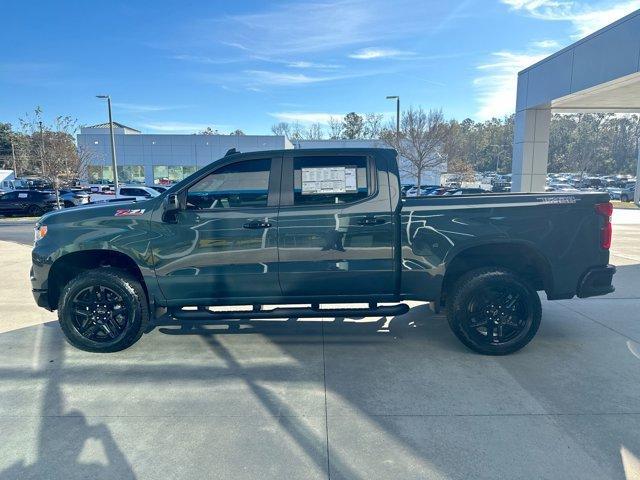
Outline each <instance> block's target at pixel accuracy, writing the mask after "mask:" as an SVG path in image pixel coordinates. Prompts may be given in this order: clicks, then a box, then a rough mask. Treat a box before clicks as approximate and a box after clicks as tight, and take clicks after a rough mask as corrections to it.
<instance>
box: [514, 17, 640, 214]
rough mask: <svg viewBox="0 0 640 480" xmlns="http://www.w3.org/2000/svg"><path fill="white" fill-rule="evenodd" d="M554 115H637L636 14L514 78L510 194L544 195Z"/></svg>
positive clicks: (639, 20)
mask: <svg viewBox="0 0 640 480" xmlns="http://www.w3.org/2000/svg"><path fill="white" fill-rule="evenodd" d="M554 112H555V113H573V112H640V10H636V11H635V12H633V13H631V14H629V15H627V16H626V17H624V18H621V19H620V20H618V21H617V22H615V23H612V24H611V25H609V26H607V27H604V28H603V29H601V30H598V31H597V32H595V33H593V34H591V35H589V36H588V37H586V38H584V39H582V40H580V41H578V42H576V43H574V44H573V45H570V46H568V47H567V48H565V49H563V50H560V51H559V52H557V53H554V54H553V55H551V56H549V57H547V58H545V59H544V60H541V61H540V62H538V63H536V64H534V65H532V66H530V67H529V68H526V69H524V70H522V71H521V72H520V73H519V74H518V94H517V100H516V118H515V129H514V139H513V178H512V190H513V191H514V192H540V191H544V186H545V181H546V176H547V163H548V155H549V124H550V123H551V114H552V113H554ZM638 194H639V192H638V189H637V188H636V196H637V195H638ZM637 201H638V198H636V202H637Z"/></svg>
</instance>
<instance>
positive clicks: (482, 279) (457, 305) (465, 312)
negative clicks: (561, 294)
mask: <svg viewBox="0 0 640 480" xmlns="http://www.w3.org/2000/svg"><path fill="white" fill-rule="evenodd" d="M495 291H500V292H502V291H504V292H513V296H514V297H516V296H517V298H518V299H519V300H518V302H519V303H518V309H517V312H519V313H520V314H517V315H515V314H514V315H513V316H514V317H517V318H518V319H519V320H518V322H519V323H521V325H522V327H521V328H514V330H515V332H516V333H514V337H513V338H510V339H508V340H506V341H505V342H499V343H498V342H496V343H494V341H495V338H494V337H493V336H492V341H489V330H488V328H492V329H493V328H497V327H495V326H494V325H493V324H492V325H491V327H486V328H485V330H486V335H484V337H485V338H483V333H482V331H481V330H482V327H481V326H480V329H479V330H480V331H479V330H478V329H477V328H475V329H474V328H472V325H473V323H474V322H473V320H475V316H476V313H475V312H474V313H470V309H473V308H474V303H473V302H475V303H478V301H477V299H478V298H489V296H488V295H490V292H495ZM484 292H487V296H485V297H483V293H484ZM491 294H493V293H491ZM485 301H487V300H485ZM447 307H448V308H447V320H448V322H449V326H450V327H451V330H452V331H453V333H454V334H455V335H456V337H458V339H459V340H460V341H461V342H462V343H463V344H464V345H466V346H467V347H468V348H470V349H471V350H473V351H474V352H477V353H481V354H483V355H507V354H509V353H513V352H515V351H517V350H520V349H521V348H522V347H524V346H525V345H527V344H528V343H529V342H530V341H531V339H532V338H533V337H534V336H535V334H536V333H537V331H538V328H539V327H540V320H541V317H542V306H541V304H540V297H539V296H538V292H536V290H535V289H534V288H533V287H532V286H531V284H530V283H529V282H528V281H527V280H526V279H524V278H522V277H521V276H520V275H518V274H516V273H514V272H510V271H508V270H505V269H501V268H480V269H476V270H472V271H470V272H468V273H466V274H465V275H463V276H462V277H460V279H459V280H458V281H457V282H456V283H455V285H454V287H453V290H452V291H451V293H450V296H449V301H448V302H447ZM487 308H489V307H487ZM509 313H511V312H510V311H509ZM479 316H480V317H481V316H482V312H480V315H479ZM472 317H473V318H472ZM492 318H495V316H494V317H492ZM509 328H511V327H509ZM500 331H501V332H502V331H503V330H502V329H501V330H500ZM491 333H493V330H491Z"/></svg>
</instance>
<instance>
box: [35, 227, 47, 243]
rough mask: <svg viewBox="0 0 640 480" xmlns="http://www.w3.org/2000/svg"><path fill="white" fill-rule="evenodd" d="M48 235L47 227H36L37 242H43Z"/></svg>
mask: <svg viewBox="0 0 640 480" xmlns="http://www.w3.org/2000/svg"><path fill="white" fill-rule="evenodd" d="M46 235H47V226H46V225H36V229H35V241H36V242H37V241H38V240H42V239H43V238H44V237H45V236H46Z"/></svg>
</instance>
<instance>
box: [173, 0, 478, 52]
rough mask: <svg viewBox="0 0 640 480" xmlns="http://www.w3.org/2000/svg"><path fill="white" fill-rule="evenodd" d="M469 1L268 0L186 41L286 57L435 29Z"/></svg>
mask: <svg viewBox="0 0 640 480" xmlns="http://www.w3.org/2000/svg"><path fill="white" fill-rule="evenodd" d="M469 3H470V0H466V1H465V2H463V6H462V7H459V6H452V5H451V4H450V3H449V2H436V3H433V2H420V1H416V0H394V1H393V2H389V1H388V0H309V1H304V2H301V1H293V0H288V1H286V0H285V1H283V2H262V6H261V8H259V9H257V10H256V11H254V12H251V13H245V14H239V15H227V16H223V17H222V18H211V19H203V20H201V21H199V22H197V23H196V24H194V25H190V26H189V30H188V40H187V41H186V43H190V44H192V45H197V46H198V47H199V48H210V47H211V46H212V45H220V44H223V45H226V46H232V47H234V48H236V49H238V50H240V51H241V52H243V53H245V54H249V55H250V56H252V57H263V58H271V59H273V58H276V59H282V58H285V59H286V58H287V57H289V58H291V57H294V56H300V55H301V54H308V53H318V52H329V51H336V50H342V49H344V48H359V47H360V46H361V45H367V44H372V43H375V44H378V43H381V42H384V43H387V42H388V41H391V40H393V39H397V38H412V37H413V36H414V35H416V34H419V35H421V36H425V35H429V34H431V33H434V32H437V31H439V30H440V29H442V28H444V27H443V26H444V25H445V24H447V23H449V22H450V21H452V19H453V18H457V17H458V16H460V15H461V14H462V10H464V9H465V8H466V6H467V5H468V4H469ZM182 44H185V41H183V42H182Z"/></svg>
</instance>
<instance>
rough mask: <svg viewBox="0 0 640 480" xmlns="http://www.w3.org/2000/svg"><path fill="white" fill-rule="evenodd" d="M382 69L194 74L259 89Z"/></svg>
mask: <svg viewBox="0 0 640 480" xmlns="http://www.w3.org/2000/svg"><path fill="white" fill-rule="evenodd" d="M379 73H380V71H374V70H370V71H364V72H346V71H345V72H343V73H326V72H325V73H317V72H307V71H304V72H303V71H300V69H297V70H296V71H287V70H243V71H242V72H238V73H229V74H210V73H201V74H196V75H194V78H196V79H198V80H199V81H201V82H204V83H210V84H215V85H228V84H230V83H233V84H235V85H240V86H242V87H243V88H245V89H251V90H253V91H259V90H256V89H262V87H267V86H275V87H278V86H280V87H292V86H304V85H313V84H317V83H323V82H331V81H336V80H346V79H350V78H359V77H365V76H370V75H377V74H379Z"/></svg>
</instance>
